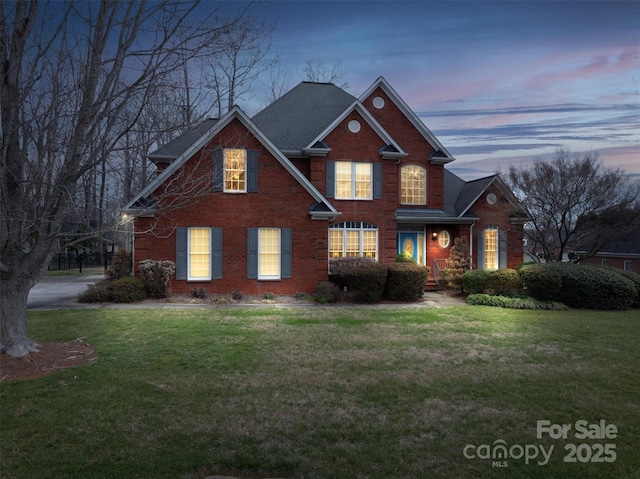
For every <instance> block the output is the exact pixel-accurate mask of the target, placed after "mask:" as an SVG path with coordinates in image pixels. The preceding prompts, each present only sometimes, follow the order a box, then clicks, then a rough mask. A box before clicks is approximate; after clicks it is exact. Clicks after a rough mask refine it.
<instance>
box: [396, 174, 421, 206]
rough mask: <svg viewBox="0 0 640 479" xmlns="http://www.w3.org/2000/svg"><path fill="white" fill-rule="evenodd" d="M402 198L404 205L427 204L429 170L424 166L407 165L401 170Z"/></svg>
mask: <svg viewBox="0 0 640 479" xmlns="http://www.w3.org/2000/svg"><path fill="white" fill-rule="evenodd" d="M400 182H401V185H402V186H401V194H400V195H401V198H400V202H401V203H402V204H403V205H425V204H427V170H426V169H424V168H423V167H422V166H417V165H407V166H403V167H402V169H401V177H400Z"/></svg>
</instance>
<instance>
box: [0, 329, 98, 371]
mask: <svg viewBox="0 0 640 479" xmlns="http://www.w3.org/2000/svg"><path fill="white" fill-rule="evenodd" d="M39 349H40V351H38V352H37V353H31V354H28V355H27V356H22V357H19V358H15V357H13V356H7V355H6V354H4V353H2V354H0V382H4V381H15V380H18V379H36V378H41V377H43V376H47V375H49V374H53V373H56V372H58V371H61V370H63V369H68V368H72V367H75V366H81V365H83V364H89V363H92V362H93V361H95V360H96V358H97V355H96V351H95V348H94V347H93V346H91V345H90V344H87V343H85V342H84V341H83V340H82V339H76V340H75V341H67V342H64V343H54V342H41V343H39Z"/></svg>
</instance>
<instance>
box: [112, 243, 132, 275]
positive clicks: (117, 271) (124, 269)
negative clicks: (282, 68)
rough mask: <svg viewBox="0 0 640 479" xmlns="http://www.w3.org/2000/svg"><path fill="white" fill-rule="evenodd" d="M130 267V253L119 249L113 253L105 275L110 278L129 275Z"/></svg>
mask: <svg viewBox="0 0 640 479" xmlns="http://www.w3.org/2000/svg"><path fill="white" fill-rule="evenodd" d="M131 267H132V261H131V253H129V252H128V251H127V250H125V249H119V250H118V251H116V252H115V253H114V255H113V258H112V259H111V265H109V267H108V268H107V271H106V275H107V277H108V278H109V279H111V280H115V279H120V278H126V277H129V276H131Z"/></svg>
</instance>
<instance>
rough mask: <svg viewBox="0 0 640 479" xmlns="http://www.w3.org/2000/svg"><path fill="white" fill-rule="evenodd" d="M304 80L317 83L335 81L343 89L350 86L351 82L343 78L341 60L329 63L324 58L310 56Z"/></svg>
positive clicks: (304, 72) (305, 66)
mask: <svg viewBox="0 0 640 479" xmlns="http://www.w3.org/2000/svg"><path fill="white" fill-rule="evenodd" d="M302 78H303V80H304V81H310V82H317V83H334V84H335V85H336V86H339V87H340V88H342V89H347V88H349V84H348V83H347V82H346V81H345V80H344V79H343V78H344V75H343V73H342V71H341V69H340V62H334V63H332V64H328V63H327V62H326V61H325V60H323V59H322V58H310V59H308V60H307V61H306V62H305V64H304V69H303V76H302Z"/></svg>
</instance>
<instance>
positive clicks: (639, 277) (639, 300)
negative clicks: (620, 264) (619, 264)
mask: <svg viewBox="0 0 640 479" xmlns="http://www.w3.org/2000/svg"><path fill="white" fill-rule="evenodd" d="M603 268H604V269H606V270H607V271H610V272H612V273H615V274H619V275H621V276H624V277H625V278H627V279H628V280H631V282H632V283H633V284H634V285H635V287H636V297H635V299H634V301H633V303H631V306H632V307H634V308H638V307H640V274H638V273H634V272H633V271H625V270H623V269H617V268H612V267H610V266H603Z"/></svg>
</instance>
